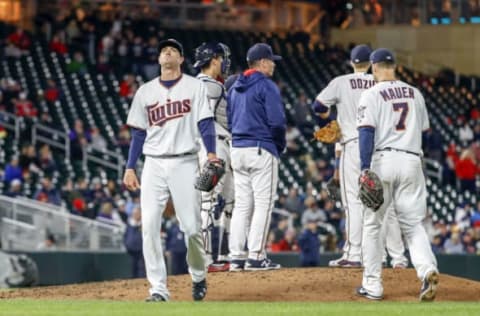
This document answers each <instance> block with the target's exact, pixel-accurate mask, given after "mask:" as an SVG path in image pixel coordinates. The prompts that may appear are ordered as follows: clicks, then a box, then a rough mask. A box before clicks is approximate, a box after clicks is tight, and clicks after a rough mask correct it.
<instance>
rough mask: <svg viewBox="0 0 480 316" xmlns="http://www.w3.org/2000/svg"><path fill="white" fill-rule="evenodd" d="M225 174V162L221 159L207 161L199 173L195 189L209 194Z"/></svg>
mask: <svg viewBox="0 0 480 316" xmlns="http://www.w3.org/2000/svg"><path fill="white" fill-rule="evenodd" d="M224 173H225V162H224V161H223V160H222V159H214V160H208V161H207V162H206V163H205V165H203V168H202V170H201V171H200V176H199V177H198V178H197V181H196V182H195V189H197V190H200V191H205V192H210V191H211V190H212V189H213V188H214V187H215V186H216V185H217V183H218V181H220V179H221V178H222V176H223V174H224Z"/></svg>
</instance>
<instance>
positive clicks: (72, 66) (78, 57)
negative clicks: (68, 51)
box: [67, 51, 87, 75]
mask: <svg viewBox="0 0 480 316" xmlns="http://www.w3.org/2000/svg"><path fill="white" fill-rule="evenodd" d="M67 71H68V72H69V73H77V74H80V75H83V74H85V73H86V72H87V64H86V63H85V58H84V57H83V54H82V53H81V52H79V51H77V52H75V53H74V54H73V59H72V60H71V61H70V62H67Z"/></svg>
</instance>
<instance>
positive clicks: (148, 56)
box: [143, 36, 160, 80]
mask: <svg viewBox="0 0 480 316" xmlns="http://www.w3.org/2000/svg"><path fill="white" fill-rule="evenodd" d="M143 60H144V62H145V64H144V65H143V75H144V76H145V78H146V79H147V80H151V79H153V78H155V77H156V76H158V72H159V69H160V68H159V66H158V40H157V38H156V37H154V36H152V37H150V39H149V40H148V45H147V46H146V47H145V49H144V52H143Z"/></svg>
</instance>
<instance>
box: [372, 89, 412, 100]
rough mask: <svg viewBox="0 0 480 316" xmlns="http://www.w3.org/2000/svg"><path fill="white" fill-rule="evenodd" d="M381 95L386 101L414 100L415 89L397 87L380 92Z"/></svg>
mask: <svg viewBox="0 0 480 316" xmlns="http://www.w3.org/2000/svg"><path fill="white" fill-rule="evenodd" d="M380 95H381V96H382V98H383V100H384V101H389V100H393V99H405V98H408V99H413V98H414V93H413V89H412V88H408V87H395V88H388V89H385V90H380Z"/></svg>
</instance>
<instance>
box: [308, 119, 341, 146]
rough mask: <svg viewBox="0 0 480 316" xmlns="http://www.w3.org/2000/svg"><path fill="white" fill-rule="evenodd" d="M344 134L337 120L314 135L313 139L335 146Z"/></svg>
mask: <svg viewBox="0 0 480 316" xmlns="http://www.w3.org/2000/svg"><path fill="white" fill-rule="evenodd" d="M341 136H342V132H341V130H340V125H338V122H337V121H336V120H333V121H331V122H330V123H328V124H327V125H326V126H324V127H322V128H321V129H319V130H316V131H315V132H314V133H313V138H314V139H316V140H317V141H319V142H322V143H325V144H333V143H336V142H337V141H339V140H340V137H341Z"/></svg>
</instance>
